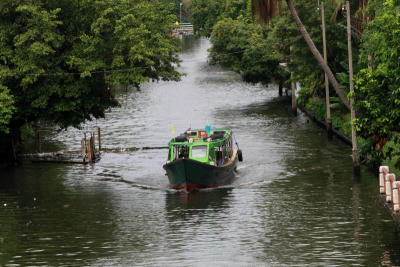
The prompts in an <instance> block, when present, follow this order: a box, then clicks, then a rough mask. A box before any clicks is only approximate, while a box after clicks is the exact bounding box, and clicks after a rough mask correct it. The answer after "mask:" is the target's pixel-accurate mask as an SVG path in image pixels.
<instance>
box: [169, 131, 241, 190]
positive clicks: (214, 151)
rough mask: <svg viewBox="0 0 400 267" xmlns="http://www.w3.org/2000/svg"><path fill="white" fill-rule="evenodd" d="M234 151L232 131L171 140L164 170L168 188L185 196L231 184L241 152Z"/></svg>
mask: <svg viewBox="0 0 400 267" xmlns="http://www.w3.org/2000/svg"><path fill="white" fill-rule="evenodd" d="M236 146H237V149H235V148H234V147H233V135H232V130H231V129H213V130H211V129H210V128H208V129H195V130H187V131H186V132H185V133H183V134H181V135H180V136H177V137H175V138H172V140H171V141H170V142H169V153H168V162H167V163H166V164H165V165H164V166H163V168H164V169H165V170H166V175H167V176H168V179H169V183H170V187H171V188H173V189H183V190H186V191H188V192H190V191H192V190H195V189H201V188H209V187H217V186H221V185H226V184H229V183H230V182H232V180H233V178H234V176H235V173H234V172H235V170H236V167H237V163H238V161H242V160H243V158H242V151H241V150H240V149H239V147H238V145H237V143H236Z"/></svg>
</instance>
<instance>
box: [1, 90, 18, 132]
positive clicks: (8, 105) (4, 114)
mask: <svg viewBox="0 0 400 267" xmlns="http://www.w3.org/2000/svg"><path fill="white" fill-rule="evenodd" d="M14 112H15V106H14V98H13V96H12V95H10V91H9V90H8V88H7V87H5V86H2V85H0V132H3V133H9V127H8V125H9V123H10V120H11V118H12V115H13V114H14Z"/></svg>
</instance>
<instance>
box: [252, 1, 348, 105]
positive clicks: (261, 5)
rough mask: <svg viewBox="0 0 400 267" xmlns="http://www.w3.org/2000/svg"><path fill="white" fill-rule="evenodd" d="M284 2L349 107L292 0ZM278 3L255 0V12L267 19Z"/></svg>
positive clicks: (316, 57) (314, 54)
mask: <svg viewBox="0 0 400 267" xmlns="http://www.w3.org/2000/svg"><path fill="white" fill-rule="evenodd" d="M286 4H287V6H288V8H289V10H290V13H291V14H292V17H293V19H294V21H295V22H296V24H297V26H298V28H299V30H300V33H301V34H302V36H303V38H304V40H305V41H306V43H307V45H308V47H309V49H310V51H311V53H312V54H313V56H314V57H315V59H316V60H317V61H318V64H319V65H320V66H321V67H322V69H323V70H324V72H325V73H326V74H327V76H328V79H329V81H330V82H331V84H332V86H333V88H334V90H335V91H336V93H337V94H338V96H339V98H340V99H341V100H342V102H343V103H344V104H345V105H346V107H348V108H350V105H349V101H348V99H347V96H346V95H345V93H344V92H343V90H342V89H341V88H340V85H339V83H338V82H337V80H336V78H335V76H334V75H333V73H332V71H331V69H330V67H329V66H328V64H326V63H325V62H324V59H323V58H322V56H321V54H320V53H319V51H318V49H317V48H316V46H315V44H314V42H313V41H312V39H311V37H310V35H309V34H308V32H307V30H306V29H305V27H304V25H303V23H302V22H301V20H300V18H299V16H298V14H297V11H296V9H295V7H294V4H293V1H292V0H286ZM279 6H280V5H279V4H278V1H276V0H255V12H257V13H258V14H261V15H264V20H265V21H268V19H269V18H270V16H271V15H272V14H273V13H274V12H276V9H277V8H278V7H279ZM262 9H266V11H265V12H261V11H260V10H262Z"/></svg>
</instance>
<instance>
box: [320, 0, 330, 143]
mask: <svg viewBox="0 0 400 267" xmlns="http://www.w3.org/2000/svg"><path fill="white" fill-rule="evenodd" d="M321 20H322V44H323V50H324V62H325V63H327V62H328V60H327V52H326V32H325V7H324V2H321ZM325 105H326V130H327V131H328V137H330V138H331V137H332V119H331V105H330V101H329V81H328V75H327V74H326V72H325Z"/></svg>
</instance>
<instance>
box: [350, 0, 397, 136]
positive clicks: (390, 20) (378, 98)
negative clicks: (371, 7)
mask: <svg viewBox="0 0 400 267" xmlns="http://www.w3.org/2000/svg"><path fill="white" fill-rule="evenodd" d="M383 6H384V8H380V9H379V10H378V12H377V13H376V16H375V18H374V20H373V21H372V22H370V23H369V24H368V25H367V28H366V30H365V31H364V34H363V38H362V50H361V55H360V64H361V65H362V66H363V67H364V68H363V69H362V70H361V71H360V72H359V73H358V74H357V75H356V77H355V94H354V97H355V100H356V103H355V107H356V110H357V112H358V114H359V116H358V118H357V119H356V121H355V123H356V126H357V129H358V131H359V133H360V134H361V135H362V136H364V137H366V138H370V137H372V136H373V135H377V136H379V137H388V136H390V135H391V133H392V132H393V131H396V132H398V131H400V65H399V62H400V15H396V8H395V7H396V6H395V3H394V1H391V0H388V1H385V2H384V5H383ZM369 58H370V59H371V60H369ZM368 66H369V67H370V68H368Z"/></svg>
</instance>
